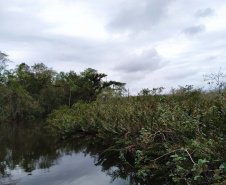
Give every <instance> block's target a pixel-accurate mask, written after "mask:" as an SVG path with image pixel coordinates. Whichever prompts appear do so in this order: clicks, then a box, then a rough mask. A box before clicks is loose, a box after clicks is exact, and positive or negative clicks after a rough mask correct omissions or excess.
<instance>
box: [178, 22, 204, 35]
mask: <svg viewBox="0 0 226 185" xmlns="http://www.w3.org/2000/svg"><path fill="white" fill-rule="evenodd" d="M205 29H206V27H205V25H203V24H200V25H198V26H190V27H187V28H185V29H184V30H183V31H182V32H183V33H185V34H186V35H195V34H197V33H200V32H204V31H205Z"/></svg>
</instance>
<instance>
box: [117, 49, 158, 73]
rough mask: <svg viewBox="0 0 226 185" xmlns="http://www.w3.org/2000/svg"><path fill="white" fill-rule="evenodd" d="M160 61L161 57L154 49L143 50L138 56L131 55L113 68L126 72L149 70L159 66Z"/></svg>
mask: <svg viewBox="0 0 226 185" xmlns="http://www.w3.org/2000/svg"><path fill="white" fill-rule="evenodd" d="M161 61H162V59H161V57H160V56H159V54H158V53H157V51H156V50H155V49H150V50H144V51H143V52H142V53H141V54H140V55H139V56H131V57H130V58H129V59H127V60H126V61H125V62H123V63H121V64H119V65H118V66H117V67H115V69H116V70H120V71H123V72H126V73H134V72H145V71H148V72H151V71H154V70H156V69H158V68H159V67H160V63H161Z"/></svg>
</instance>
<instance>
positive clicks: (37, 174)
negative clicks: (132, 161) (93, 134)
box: [0, 123, 140, 185]
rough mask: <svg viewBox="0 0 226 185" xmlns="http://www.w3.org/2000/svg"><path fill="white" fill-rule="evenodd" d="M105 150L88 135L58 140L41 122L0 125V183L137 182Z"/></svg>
mask: <svg viewBox="0 0 226 185" xmlns="http://www.w3.org/2000/svg"><path fill="white" fill-rule="evenodd" d="M40 125H42V126H40ZM104 150H105V148H104V147H103V146H101V144H100V143H99V144H98V142H96V141H95V140H94V139H92V138H89V136H85V137H84V136H83V137H77V136H75V137H74V138H73V139H70V140H66V141H59V140H58V139H57V138H56V137H54V136H52V135H51V134H49V133H48V130H47V129H44V127H43V124H33V123H32V124H31V123H27V124H25V125H23V126H22V125H18V124H12V125H8V126H7V127H1V128H0V185H108V184H111V185H128V184H140V183H139V182H138V180H137V179H136V176H135V172H133V171H131V168H129V167H128V166H126V165H124V164H123V162H122V161H121V160H120V159H119V157H118V153H112V152H111V153H108V154H106V153H104V152H103V151H104Z"/></svg>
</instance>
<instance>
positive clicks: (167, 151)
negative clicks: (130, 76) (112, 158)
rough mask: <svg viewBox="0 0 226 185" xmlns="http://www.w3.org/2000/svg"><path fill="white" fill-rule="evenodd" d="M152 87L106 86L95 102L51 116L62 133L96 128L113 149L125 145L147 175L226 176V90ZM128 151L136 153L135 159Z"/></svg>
mask: <svg viewBox="0 0 226 185" xmlns="http://www.w3.org/2000/svg"><path fill="white" fill-rule="evenodd" d="M153 92H154V94H152V95H149V94H147V90H146V91H143V93H141V94H140V96H136V97H122V96H120V95H118V94H117V93H114V92H111V91H110V92H106V91H104V92H102V94H100V95H99V97H98V99H97V100H96V101H94V102H92V103H89V104H87V103H85V102H78V103H75V104H74V105H73V106H72V107H71V108H67V107H62V108H61V109H59V110H55V111H53V112H52V114H51V115H50V116H49V120H48V121H49V123H50V126H51V128H52V130H53V131H54V132H56V133H57V134H59V135H60V136H61V137H69V136H71V135H73V134H74V133H76V132H84V133H92V134H95V137H98V138H101V139H102V140H103V142H104V143H106V144H107V145H109V146H110V148H109V150H112V151H114V150H118V151H121V152H120V154H121V155H120V156H121V158H123V159H124V160H125V162H126V163H128V165H130V166H131V167H133V168H136V169H137V170H138V175H139V176H141V177H142V178H149V177H150V178H153V179H156V178H165V179H167V180H166V182H167V181H169V179H172V180H173V181H174V182H175V183H179V184H183V183H187V184H211V183H216V182H226V181H225V180H226V174H225V172H226V163H225V162H226V155H225V153H226V94H225V93H224V94H218V93H202V92H201V91H200V90H193V89H192V88H191V86H187V87H184V88H181V89H180V90H178V91H177V92H176V93H175V94H171V95H157V94H156V89H155V91H153ZM144 93H145V95H144ZM109 150H108V151H109ZM128 153H129V155H130V156H131V155H132V156H133V157H134V162H133V163H131V164H129V162H128V161H127V157H126V156H128Z"/></svg>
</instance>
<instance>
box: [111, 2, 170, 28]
mask: <svg viewBox="0 0 226 185" xmlns="http://www.w3.org/2000/svg"><path fill="white" fill-rule="evenodd" d="M172 1H173V0H158V1H155V0H143V1H142V2H141V1H136V0H130V1H129V2H127V4H124V6H122V8H121V11H120V12H119V13H118V14H117V15H116V16H115V18H114V19H113V20H112V21H111V22H110V23H109V24H108V25H107V29H108V30H110V31H113V32H115V31H116V32H117V31H143V30H148V29H150V28H151V27H153V26H154V25H156V24H158V23H159V22H160V20H162V19H163V18H165V19H166V18H167V17H166V15H167V13H168V11H167V8H168V6H169V4H170V3H171V2H172Z"/></svg>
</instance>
